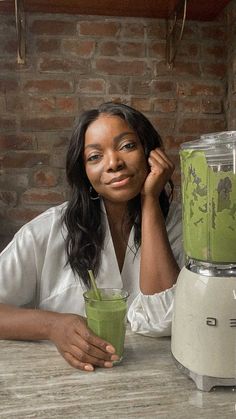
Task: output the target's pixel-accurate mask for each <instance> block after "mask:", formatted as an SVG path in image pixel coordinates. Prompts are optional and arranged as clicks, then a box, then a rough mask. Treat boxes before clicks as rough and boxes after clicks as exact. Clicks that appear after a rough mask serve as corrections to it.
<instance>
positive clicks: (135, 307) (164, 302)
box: [128, 204, 184, 337]
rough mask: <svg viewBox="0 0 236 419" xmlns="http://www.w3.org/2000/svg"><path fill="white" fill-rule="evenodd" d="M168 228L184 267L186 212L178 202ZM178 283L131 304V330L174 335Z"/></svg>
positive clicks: (172, 205)
mask: <svg viewBox="0 0 236 419" xmlns="http://www.w3.org/2000/svg"><path fill="white" fill-rule="evenodd" d="M166 229H167V234H168V238H169V242H170V245H171V249H172V252H173V255H174V257H175V259H176V261H177V263H178V265H179V267H180V268H182V267H183V265H184V252H183V246H182V215H181V207H180V205H178V204H171V207H170V211H169V214H168V217H167V220H166ZM174 294H175V285H174V286H173V287H172V288H169V289H167V290H165V291H162V292H160V293H158V294H153V295H144V294H142V293H141V292H140V293H139V294H138V295H137V296H136V298H135V299H134V300H133V302H132V303H131V305H130V307H129V310H128V320H129V322H130V324H131V330H132V331H134V332H136V333H141V334H143V335H146V336H153V337H154V336H156V337H158V336H170V334H171V322H172V314H173V305H174Z"/></svg>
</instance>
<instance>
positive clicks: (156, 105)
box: [153, 99, 177, 113]
mask: <svg viewBox="0 0 236 419" xmlns="http://www.w3.org/2000/svg"><path fill="white" fill-rule="evenodd" d="M176 107H177V102H176V100H175V99H155V100H154V102H153V110H154V111H157V112H162V113H170V112H175V111H176Z"/></svg>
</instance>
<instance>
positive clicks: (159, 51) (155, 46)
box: [148, 41, 166, 60]
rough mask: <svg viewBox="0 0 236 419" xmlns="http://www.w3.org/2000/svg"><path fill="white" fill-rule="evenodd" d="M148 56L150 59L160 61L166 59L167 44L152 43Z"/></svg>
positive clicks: (149, 46)
mask: <svg viewBox="0 0 236 419" xmlns="http://www.w3.org/2000/svg"><path fill="white" fill-rule="evenodd" d="M148 54H149V56H150V57H154V58H156V59H158V60H163V59H165V56H166V44H165V42H160V41H156V42H151V43H150V44H149V45H148Z"/></svg>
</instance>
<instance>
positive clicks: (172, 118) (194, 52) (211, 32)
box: [0, 0, 235, 247]
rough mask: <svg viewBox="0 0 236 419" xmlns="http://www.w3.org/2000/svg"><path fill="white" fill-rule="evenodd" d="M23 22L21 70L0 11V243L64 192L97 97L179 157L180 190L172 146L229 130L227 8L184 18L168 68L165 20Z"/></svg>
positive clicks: (44, 17)
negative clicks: (202, 17)
mask: <svg viewBox="0 0 236 419" xmlns="http://www.w3.org/2000/svg"><path fill="white" fill-rule="evenodd" d="M234 1H235V0H234ZM26 22H27V33H26V49H27V63H26V65H25V66H19V65H17V64H16V30H15V22H14V17H13V16H9V15H0V109H1V112H0V152H1V154H0V170H1V175H0V217H1V227H0V231H1V237H0V238H1V247H3V246H4V245H5V244H6V243H7V241H8V240H9V238H10V237H11V236H12V234H13V233H14V232H15V231H16V230H17V229H18V228H19V227H20V225H22V224H23V223H25V222H26V221H28V220H29V219H31V218H32V217H34V216H35V215H36V214H38V213H40V212H42V211H43V210H45V209H46V208H48V207H50V206H52V205H56V204H58V203H60V202H62V201H63V200H64V199H65V198H66V181H65V176H64V163H65V150H66V148H67V144H68V141H69V137H70V133H71V129H72V125H73V122H74V120H75V118H76V116H77V115H78V112H79V111H81V110H82V109H87V108H90V107H93V106H96V105H98V104H99V103H101V102H103V101H107V100H117V101H122V102H124V103H127V104H130V105H131V106H134V107H136V108H137V109H139V110H140V111H142V112H143V113H145V114H146V116H147V117H149V118H150V119H151V120H152V122H153V124H154V125H155V126H156V128H157V129H158V131H159V132H160V134H161V135H162V137H163V139H164V143H165V146H166V149H167V150H168V152H169V154H170V155H171V156H172V158H173V160H174V161H175V162H176V166H177V168H176V172H175V177H174V181H175V183H176V185H177V189H176V191H177V192H176V194H177V196H178V185H179V181H180V176H179V168H178V147H179V144H180V143H182V142H183V141H186V140H190V139H195V138H197V137H198V135H199V134H200V133H205V132H210V131H212V132H213V131H220V130H224V129H226V128H227V124H226V123H227V112H226V111H225V102H226V88H227V56H228V54H227V52H228V48H230V46H227V47H226V45H228V39H227V35H228V32H227V14H226V13H223V14H222V16H220V17H219V19H218V20H217V21H214V22H190V21H189V22H187V25H186V29H185V32H184V36H183V40H182V42H181V46H180V50H179V52H178V55H177V58H176V64H175V67H174V69H173V70H171V69H169V68H168V67H167V66H166V63H165V36H166V29H165V21H164V20H152V19H141V18H118V17H114V18H112V17H109V18H105V17H104V18H103V17H97V16H76V15H59V14H28V15H27V16H26ZM232 56H233V53H232ZM231 61H233V57H232V60H231ZM234 61H235V55H234ZM234 64H235V62H234ZM231 73H232V72H231ZM234 73H235V66H234ZM234 92H235V89H234ZM232 97H233V92H232ZM229 101H230V103H231V102H232V101H233V99H232V98H230V100H229ZM231 114H232V112H231ZM234 119H235V116H234ZM228 122H229V125H230V126H232V124H233V117H232V123H231V122H230V121H228Z"/></svg>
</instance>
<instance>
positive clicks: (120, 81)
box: [107, 76, 141, 95]
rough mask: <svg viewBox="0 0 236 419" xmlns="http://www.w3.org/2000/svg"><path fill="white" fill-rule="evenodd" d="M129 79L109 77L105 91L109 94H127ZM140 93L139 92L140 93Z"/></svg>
mask: <svg viewBox="0 0 236 419" xmlns="http://www.w3.org/2000/svg"><path fill="white" fill-rule="evenodd" d="M129 82H130V80H129V78H128V77H119V76H115V77H110V78H109V81H108V83H107V90H108V93H109V94H112V95H113V94H119V95H120V94H128V92H129ZM140 93H141V92H140Z"/></svg>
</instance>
